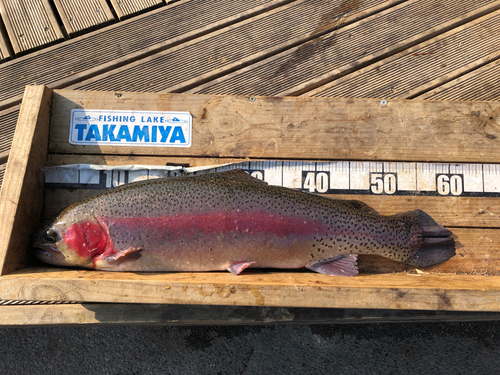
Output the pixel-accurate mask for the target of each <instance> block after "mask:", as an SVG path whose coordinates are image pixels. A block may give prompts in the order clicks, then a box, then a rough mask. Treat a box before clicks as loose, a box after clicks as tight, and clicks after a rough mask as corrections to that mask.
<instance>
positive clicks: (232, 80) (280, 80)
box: [188, 0, 500, 96]
mask: <svg viewBox="0 0 500 375" xmlns="http://www.w3.org/2000/svg"><path fill="white" fill-rule="evenodd" d="M499 7H500V3H498V2H489V1H482V2H460V3H457V2H456V1H453V0H446V1H442V0H424V1H421V0H409V1H406V2H404V3H401V4H399V5H397V6H394V7H392V8H390V9H387V10H385V11H382V12H379V13H377V14H375V15H373V16H371V17H367V18H365V19H362V20H360V21H358V22H355V23H353V24H351V25H349V26H346V27H344V28H342V29H341V30H338V31H334V32H332V33H328V34H325V35H323V36H321V37H319V38H316V39H314V40H311V41H310V42H307V43H305V44H302V45H300V46H297V47H295V48H291V49H289V50H287V51H285V52H282V53H279V54H276V55H274V56H272V57H270V58H267V59H264V60H262V61H260V62H258V63H255V64H253V65H250V66H247V67H246V68H243V69H240V70H238V71H235V72H233V73H232V74H227V75H225V76H224V77H221V78H217V79H215V80H214V81H213V82H208V83H206V84H204V85H203V82H199V83H198V84H201V85H200V87H198V88H195V89H193V90H189V91H188V92H193V93H194V92H196V93H204V94H252V95H277V96H287V95H300V94H302V93H303V92H306V91H309V90H311V89H313V88H315V87H318V86H320V85H323V84H326V83H327V82H330V81H332V80H334V79H336V78H339V77H341V76H342V75H345V74H348V73H350V72H352V71H355V70H357V69H360V68H363V67H364V66H366V65H368V64H370V63H372V62H376V61H377V60H379V59H383V58H386V57H388V56H390V55H392V54H394V53H398V52H399V51H401V50H402V49H405V48H410V47H412V46H414V45H416V44H418V43H421V42H423V41H425V40H427V39H430V38H432V37H434V36H436V35H438V34H440V33H443V32H446V31H448V30H451V29H452V28H455V27H458V26H460V25H462V24H464V23H466V22H469V21H471V20H473V19H475V18H477V17H480V16H483V15H484V14H487V13H490V12H492V11H494V10H497V9H498V8H499ZM401 19H404V20H405V22H400V20H401ZM305 72H307V74H306V73H305Z"/></svg>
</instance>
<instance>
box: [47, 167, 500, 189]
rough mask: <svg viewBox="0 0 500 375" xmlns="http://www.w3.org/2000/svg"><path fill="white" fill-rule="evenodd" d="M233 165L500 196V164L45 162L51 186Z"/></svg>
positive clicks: (341, 184)
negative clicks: (117, 164)
mask: <svg viewBox="0 0 500 375" xmlns="http://www.w3.org/2000/svg"><path fill="white" fill-rule="evenodd" d="M232 169H243V170H244V171H246V172H247V173H249V174H251V175H252V176H253V177H255V178H258V179H262V180H264V181H266V182H268V183H269V184H270V185H277V186H284V187H287V188H292V189H299V190H303V191H308V192H311V193H319V194H375V195H381V194H385V195H438V196H474V197H481V196H500V165H499V164H450V163H416V162H415V163H411V162H410V163H392V162H357V161H356V162H353V161H334V162H307V161H276V160H261V161H246V162H241V163H234V164H226V165H221V166H210V167H197V168H183V167H161V166H138V165H135V166H120V167H111V166H99V165H85V164H75V165H67V166H59V167H43V170H44V172H45V182H46V183H47V184H48V186H50V187H54V188H57V187H60V188H67V187H71V188H86V189H106V188H110V187H114V186H119V185H122V184H125V183H129V182H134V181H141V180H148V179H152V178H159V177H171V176H179V175H182V174H201V173H209V172H223V171H227V170H232Z"/></svg>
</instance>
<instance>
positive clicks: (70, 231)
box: [34, 216, 108, 268]
mask: <svg viewBox="0 0 500 375" xmlns="http://www.w3.org/2000/svg"><path fill="white" fill-rule="evenodd" d="M107 244H108V235H107V231H106V230H105V228H104V227H103V226H102V225H101V224H100V223H99V221H98V220H97V219H95V218H94V217H90V216H86V217H73V218H71V219H70V220H68V219H67V218H63V219H61V220H55V221H53V222H52V223H50V224H48V225H45V226H44V227H43V228H42V229H41V230H40V231H39V232H38V233H37V234H36V235H35V242H34V247H35V256H36V257H37V258H38V259H39V260H41V261H42V262H45V263H49V264H53V265H56V266H79V267H85V268H94V267H93V265H94V258H96V257H97V256H99V255H101V254H103V253H104V252H105V251H106V247H107Z"/></svg>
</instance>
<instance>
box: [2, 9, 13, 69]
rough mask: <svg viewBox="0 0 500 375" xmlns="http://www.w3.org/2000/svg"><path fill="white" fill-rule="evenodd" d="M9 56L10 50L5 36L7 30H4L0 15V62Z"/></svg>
mask: <svg viewBox="0 0 500 375" xmlns="http://www.w3.org/2000/svg"><path fill="white" fill-rule="evenodd" d="M11 57H12V52H11V50H10V44H9V39H8V38H7V32H6V31H5V28H4V26H3V22H2V18H1V17H0V62H2V61H3V60H7V59H10V58H11Z"/></svg>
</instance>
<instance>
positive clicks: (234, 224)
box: [35, 170, 455, 276]
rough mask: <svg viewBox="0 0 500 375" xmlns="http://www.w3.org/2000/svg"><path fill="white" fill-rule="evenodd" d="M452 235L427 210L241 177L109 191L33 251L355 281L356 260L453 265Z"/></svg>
mask: <svg viewBox="0 0 500 375" xmlns="http://www.w3.org/2000/svg"><path fill="white" fill-rule="evenodd" d="M451 235H452V233H451V232H450V231H449V230H447V229H445V228H443V227H442V226H440V225H438V224H437V223H436V222H435V221H434V220H433V219H432V218H431V217H430V216H429V215H427V214H426V213H425V212H423V211H420V210H415V211H411V212H405V213H400V214H397V215H392V216H382V215H379V214H378V213H377V212H376V211H374V210H373V209H371V208H370V207H369V206H367V205H366V204H364V203H362V202H359V201H344V200H336V199H330V198H327V197H322V196H319V195H315V194H310V193H304V192H300V191H296V190H291V189H287V188H283V187H277V186H268V185H267V184H266V183H265V182H263V181H261V180H257V179H254V178H253V177H251V176H249V175H248V174H246V173H245V172H243V171H242V170H234V171H229V172H223V173H213V174H206V175H199V176H194V177H192V176H190V177H178V178H166V179H157V180H150V181H144V182H137V183H131V184H128V185H123V186H119V187H116V188H114V189H110V190H108V191H106V192H104V193H102V194H100V195H97V196H95V197H92V198H89V199H86V200H84V201H82V202H79V203H75V204H73V205H72V206H70V207H68V208H66V209H65V210H64V211H62V212H61V213H60V214H59V216H57V218H56V219H55V221H54V222H53V223H52V224H50V225H49V226H48V227H45V228H44V229H43V230H42V231H41V232H40V233H39V234H38V235H37V237H36V241H35V247H36V248H38V249H37V257H38V258H39V259H41V260H42V261H44V262H47V263H50V264H54V265H60V266H80V267H85V268H93V269H99V270H109V271H149V272H153V271H154V272H158V271H213V270H226V269H227V270H229V271H230V272H232V273H233V274H235V275H237V274H239V273H240V272H241V271H242V270H244V269H245V268H247V267H258V268H302V267H306V268H308V269H310V270H313V271H316V272H320V273H323V274H327V275H345V276H354V275H356V274H357V273H358V267H357V264H356V258H357V254H376V255H381V256H383V257H386V258H389V259H393V260H395V261H397V262H402V263H406V264H409V265H412V266H415V267H426V266H432V265H434V264H437V263H440V262H443V261H445V260H447V259H448V258H450V257H452V256H453V255H455V243H454V240H453V238H452V237H450V236H451Z"/></svg>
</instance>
